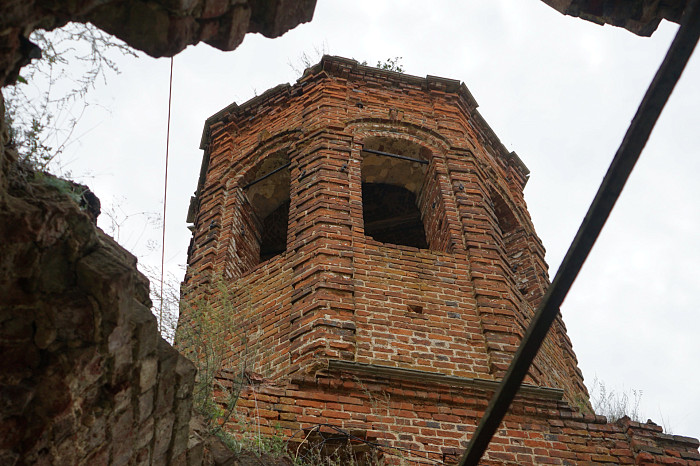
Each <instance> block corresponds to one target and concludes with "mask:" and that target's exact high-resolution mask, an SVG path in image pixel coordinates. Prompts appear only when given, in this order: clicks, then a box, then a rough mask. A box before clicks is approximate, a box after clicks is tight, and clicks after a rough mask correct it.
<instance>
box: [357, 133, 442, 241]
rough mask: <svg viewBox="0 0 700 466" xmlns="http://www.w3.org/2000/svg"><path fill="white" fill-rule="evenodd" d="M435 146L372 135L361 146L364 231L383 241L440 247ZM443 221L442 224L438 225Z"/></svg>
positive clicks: (440, 215)
mask: <svg viewBox="0 0 700 466" xmlns="http://www.w3.org/2000/svg"><path fill="white" fill-rule="evenodd" d="M430 158H431V154H430V150H429V149H427V148H426V147H423V146H421V145H420V144H416V143H414V142H411V141H408V140H405V139H394V138H389V137H369V138H366V139H365V141H364V146H363V151H362V210H363V218H364V226H365V235H366V236H369V237H371V238H373V239H374V240H376V241H379V242H382V243H390V244H397V245H404V246H413V247H416V248H422V249H428V248H430V249H441V248H442V244H441V243H440V241H436V238H438V237H439V236H440V233H439V232H435V231H432V230H429V228H430V227H431V226H432V228H433V229H435V228H440V227H442V222H441V217H442V215H443V214H444V213H443V212H442V211H441V205H442V202H441V200H440V199H432V198H431V199H427V197H431V196H434V195H435V192H439V189H438V190H436V189H434V188H435V186H433V185H437V181H436V180H437V177H432V176H427V174H428V173H429V171H430V167H429V161H430ZM438 225H439V227H438Z"/></svg>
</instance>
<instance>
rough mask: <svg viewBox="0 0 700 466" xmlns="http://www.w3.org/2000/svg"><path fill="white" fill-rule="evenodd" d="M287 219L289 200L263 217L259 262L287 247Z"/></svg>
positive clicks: (280, 252) (270, 257)
mask: <svg viewBox="0 0 700 466" xmlns="http://www.w3.org/2000/svg"><path fill="white" fill-rule="evenodd" d="M288 220H289V200H287V202H284V203H283V204H282V205H280V206H279V207H278V208H277V209H275V210H273V211H272V212H271V213H270V214H269V215H268V216H267V217H265V218H264V219H263V221H262V232H261V235H260V262H264V261H266V260H268V259H272V258H273V257H275V256H276V255H278V254H282V253H283V252H284V251H285V250H286V249H287V225H288Z"/></svg>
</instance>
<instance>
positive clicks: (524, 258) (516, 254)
mask: <svg viewBox="0 0 700 466" xmlns="http://www.w3.org/2000/svg"><path fill="white" fill-rule="evenodd" d="M490 197H491V201H492V203H493V204H492V205H493V210H494V213H495V215H496V221H497V222H498V230H499V233H500V235H501V241H502V244H503V252H504V254H505V259H506V262H507V266H508V268H509V269H510V271H511V272H512V273H513V276H514V278H515V281H516V286H517V288H518V290H519V291H520V293H522V294H523V295H527V294H528V292H529V289H530V287H531V286H532V285H533V284H535V281H533V280H531V278H533V277H530V274H531V273H532V270H533V269H532V267H531V266H530V265H531V264H529V261H528V257H529V255H528V253H527V251H528V246H527V243H526V238H525V231H524V229H523V228H522V227H521V226H520V222H519V221H518V219H517V218H516V217H515V215H514V214H513V211H512V210H511V209H510V207H509V206H508V204H507V203H506V201H505V200H504V199H503V198H502V197H501V196H500V195H499V194H497V193H495V192H491V194H490Z"/></svg>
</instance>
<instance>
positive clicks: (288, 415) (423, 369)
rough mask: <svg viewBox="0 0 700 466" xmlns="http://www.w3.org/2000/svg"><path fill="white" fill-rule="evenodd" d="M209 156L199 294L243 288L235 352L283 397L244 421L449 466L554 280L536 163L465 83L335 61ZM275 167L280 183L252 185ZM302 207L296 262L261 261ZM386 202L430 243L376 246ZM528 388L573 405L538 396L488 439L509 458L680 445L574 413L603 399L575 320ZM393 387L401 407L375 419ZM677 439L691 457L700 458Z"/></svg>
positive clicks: (220, 129) (242, 122)
mask: <svg viewBox="0 0 700 466" xmlns="http://www.w3.org/2000/svg"><path fill="white" fill-rule="evenodd" d="M202 148H203V149H204V150H205V155H204V163H203V166H202V173H201V175H200V184H199V186H198V191H197V196H196V198H195V199H193V205H192V206H191V216H190V218H191V220H192V221H193V222H194V233H193V240H192V243H191V246H190V252H189V258H188V264H189V267H188V271H187V275H186V279H185V280H186V288H185V290H186V295H185V299H186V300H188V301H189V302H192V303H194V302H196V301H197V300H198V299H199V298H201V297H216V295H217V293H220V292H221V291H220V290H219V289H218V288H217V287H218V285H216V286H214V284H215V283H218V284H220V283H222V282H223V284H224V287H225V288H226V289H227V290H228V291H227V292H228V293H231V294H233V296H234V299H232V300H230V303H229V304H228V305H227V306H226V307H224V306H223V305H220V308H219V310H218V312H219V313H226V316H227V318H229V317H230V316H232V318H231V320H232V323H231V324H230V325H231V328H230V329H228V330H223V331H224V332H229V333H230V334H231V335H233V337H232V339H231V342H232V345H231V354H232V355H233V356H236V355H239V356H240V355H243V354H244V353H246V357H248V356H250V361H252V362H249V361H246V366H245V368H246V369H247V370H249V371H250V372H255V373H258V374H259V375H261V376H262V377H266V378H267V379H268V380H271V381H273V382H274V384H276V386H277V388H276V389H275V390H276V392H275V393H277V394H276V395H275V394H271V392H269V390H272V388H271V386H266V388H265V389H264V390H263V388H262V387H259V388H260V390H262V391H260V390H258V389H255V390H253V389H251V390H250V391H249V392H247V394H246V395H244V397H243V399H242V401H241V402H240V409H241V410H242V412H244V413H247V414H248V415H249V416H254V417H255V418H256V419H263V420H264V422H263V424H264V425H265V426H266V428H268V429H272V428H273V426H274V425H275V423H279V424H280V425H282V426H284V427H285V428H287V429H290V432H291V431H293V430H294V429H299V428H304V427H309V426H311V425H313V424H316V423H319V422H321V420H322V419H324V420H326V421H324V422H329V423H332V424H335V425H338V426H342V427H344V428H357V429H360V430H361V431H363V432H365V433H366V434H364V435H367V436H368V437H370V438H376V439H381V440H382V441H383V442H388V443H387V444H390V445H394V446H399V445H402V442H404V443H406V445H413V446H415V447H417V448H421V449H423V450H427V451H431V452H433V453H434V455H435V457H436V458H438V457H439V458H442V457H443V456H444V458H445V459H448V457H451V455H452V456H454V455H455V454H457V452H459V451H460V450H461V449H462V448H463V447H464V445H465V444H464V442H465V441H466V439H467V438H468V434H469V433H470V432H471V431H472V430H473V429H474V427H475V425H476V422H477V419H478V418H479V416H480V415H481V414H482V413H483V409H484V407H485V405H486V403H487V400H488V396H487V393H486V392H484V391H483V390H485V389H486V388H484V387H492V385H489V384H492V383H493V382H494V381H497V380H499V379H500V378H501V377H502V376H503V374H504V372H505V370H506V368H507V366H508V364H509V362H510V360H511V358H512V356H513V354H514V352H515V350H516V349H517V346H518V344H519V342H520V340H521V339H522V336H523V334H524V332H525V329H526V327H527V324H528V322H529V320H530V318H531V317H532V314H533V309H534V307H535V306H536V305H537V303H538V302H539V300H540V299H541V298H542V296H543V294H544V292H545V290H546V288H547V286H548V284H549V282H548V276H547V265H546V263H545V260H544V248H543V246H542V244H541V242H540V240H539V238H538V237H537V235H536V233H535V230H534V227H533V225H532V222H531V220H530V217H529V214H528V212H527V207H526V205H525V201H524V198H523V193H522V191H523V188H524V186H525V183H526V181H527V176H528V171H527V168H526V167H525V166H524V165H523V163H522V162H521V161H520V159H519V158H518V156H517V155H516V154H514V153H509V152H508V151H507V150H506V149H505V148H504V147H503V145H502V144H501V143H500V141H499V140H498V138H497V137H496V136H495V135H494V134H493V131H492V130H491V129H490V128H489V126H488V125H487V124H486V122H485V121H484V120H483V118H482V117H481V116H480V115H479V113H478V112H477V111H476V102H475V101H474V99H473V98H472V96H471V95H470V94H469V91H468V90H467V88H466V87H465V86H464V85H463V84H461V83H459V82H457V81H453V80H449V79H444V78H436V77H428V78H425V79H423V78H417V77H413V76H408V75H404V74H399V73H393V72H387V71H382V70H378V69H376V68H371V67H365V66H360V65H358V64H357V63H356V62H355V61H352V60H346V59H342V58H337V57H324V58H323V59H322V61H321V62H320V63H319V64H318V65H316V66H314V67H312V68H311V69H309V70H307V72H306V73H305V75H304V76H303V77H302V78H301V79H300V80H299V81H298V82H297V83H296V84H295V85H294V86H289V85H281V86H278V87H276V88H274V89H271V90H269V91H267V92H266V93H264V94H263V95H261V96H259V97H256V98H255V99H253V100H252V101H249V102H247V103H246V104H243V105H242V106H240V107H239V106H237V105H235V104H233V105H231V106H229V107H227V108H226V109H224V110H223V111H221V112H219V113H218V114H216V115H214V116H213V117H211V118H210V119H209V120H207V123H206V125H205V131H204V135H203V139H202ZM363 148H364V149H365V150H363ZM366 150H373V151H380V152H389V153H393V154H398V155H401V156H403V157H408V158H409V159H412V160H413V161H411V160H406V159H397V158H390V157H386V156H383V155H381V154H377V153H371V152H367V151H366ZM286 163H288V164H289V165H288V166H287V165H286ZM274 167H278V168H279V169H280V171H279V172H275V173H280V174H272V175H270V176H269V177H266V178H264V180H263V181H259V182H258V183H259V184H257V185H255V186H256V187H255V188H251V187H250V183H251V182H254V181H256V180H258V179H259V178H261V177H262V176H264V175H267V174H269V173H271V168H274ZM275 177H279V178H275ZM275 180H277V181H275ZM363 183H364V184H365V185H369V184H371V183H374V184H373V185H372V186H378V188H377V189H379V190H378V191H371V192H373V193H375V194H374V195H375V196H377V197H382V196H383V195H385V196H392V195H397V194H391V193H394V192H395V191H392V189H394V188H392V189H388V188H384V187H383V186H400V187H401V188H402V189H403V191H401V193H408V194H401V195H402V196H403V195H407V196H409V197H406V199H412V198H415V207H411V208H414V209H417V210H415V212H418V213H417V214H416V213H411V212H414V211H412V210H410V209H408V210H406V209H404V207H406V206H402V205H399V206H392V205H384V204H381V202H382V199H374V198H372V199H370V198H368V199H363ZM287 184H288V194H287V191H286V190H287ZM387 189H388V190H387ZM382 190H384V191H382ZM368 192H370V191H368ZM376 193H379V194H376ZM411 196H412V197H411ZM397 199H399V198H397ZM401 199H403V198H401ZM287 200H288V202H289V217H288V220H287V224H286V226H287V230H286V232H287V233H286V235H287V236H286V250H285V251H284V252H281V253H280V254H279V255H277V256H275V257H273V258H271V259H269V260H262V261H260V251H261V250H262V249H263V248H264V246H263V240H262V238H263V235H264V234H265V233H266V232H265V231H264V230H265V228H269V225H270V224H269V223H265V222H267V221H268V220H267V219H266V218H261V217H264V216H265V215H267V211H268V210H271V209H273V208H276V206H277V205H281V203H282V202H286V201H287ZM411 202H414V201H411ZM371 203H375V204H372V205H380V206H381V208H382V209H388V210H392V209H395V211H396V212H397V214H396V215H397V217H396V218H399V220H396V219H392V220H391V222H408V223H406V225H407V226H406V230H405V231H409V229H410V228H413V226H415V223H410V222H411V221H412V220H410V218H414V219H415V218H417V217H415V216H416V215H418V217H419V220H413V221H414V222H415V221H417V222H419V224H420V223H422V228H423V229H424V231H425V239H424V240H421V241H425V244H427V246H428V247H427V248H426V247H417V246H415V244H419V243H411V242H407V243H406V245H397V244H392V241H385V242H382V241H379V240H377V239H375V237H374V236H373V235H377V234H379V233H377V232H378V231H380V230H376V231H375V230H373V229H374V228H375V226H374V225H370V224H369V223H367V222H368V221H367V220H366V219H365V218H364V215H365V214H363V212H364V209H365V208H366V205H367V204H371ZM265 206H267V207H269V209H268V208H267V207H265ZM409 207H410V206H409ZM265 209H267V210H265ZM411 215H413V217H411ZM402 216H404V217H402ZM406 219H409V220H406ZM381 222H382V220H381V219H380V220H379V222H378V223H377V224H381ZM398 224H399V225H404V224H403V223H398ZM263 225H268V226H267V227H263ZM385 225H386V222H385ZM394 225H396V224H394ZM402 228H403V227H402ZM367 230H371V232H368V231H367ZM398 231H399V235H398V236H396V231H394V233H392V234H394V235H395V236H394V237H392V238H396V239H395V241H396V242H401V235H400V232H401V231H402V230H400V229H399V230H398ZM410 231H414V230H410ZM406 234H408V233H406ZM416 241H418V240H416ZM283 242H284V241H283ZM411 244H413V245H411ZM421 244H422V243H421ZM212 302H214V303H216V302H217V301H216V299H213V300H212ZM222 317H223V314H222ZM185 318H186V316H185ZM222 321H223V319H222ZM251 349H253V350H252V351H251ZM241 363H242V361H241V358H239V361H238V362H236V363H234V366H235V365H236V364H237V365H238V367H240V364H241ZM343 364H345V365H343ZM348 364H349V365H348ZM368 371H369V372H368ZM377 371H379V372H377ZM391 371H394V372H391ZM396 371H398V372H396ZM401 371H408V372H401ZM416 371H418V372H416ZM391 374H393V375H391ZM396 374H404V375H406V376H411V377H413V376H412V375H411V374H413V375H415V374H419V375H418V376H416V377H418V379H420V377H421V376H420V374H422V377H423V378H424V379H425V380H426V381H425V382H423V383H422V384H421V383H419V382H410V383H409V382H407V381H406V380H403V379H402V377H401V376H398V378H397V375H396ZM389 375H391V377H393V378H392V379H391V380H388V379H386V378H387V377H389ZM353 377H357V379H355V378H353ZM373 377H374V378H376V380H375V379H373ZM435 377H437V378H438V379H439V380H438V379H435ZM441 377H442V378H441ZM445 377H447V378H450V377H452V379H449V380H447V379H445ZM413 380H415V377H413ZM428 380H432V382H427V381H428ZM436 380H438V381H436ZM526 382H527V383H528V384H530V385H535V386H540V387H548V388H554V389H558V390H560V391H559V392H557V393H559V394H560V395H561V396H563V400H564V401H560V402H554V401H552V400H551V399H549V398H547V395H546V394H547V393H551V391H547V390H544V391H537V390H534V391H531V392H529V394H528V395H527V396H528V397H529V398H527V399H523V400H521V401H520V402H519V404H517V405H516V407H514V411H513V414H512V416H511V418H510V420H509V421H507V424H506V429H505V431H503V430H502V431H501V432H500V434H499V437H498V438H497V439H496V440H495V441H494V443H493V444H492V445H493V446H492V449H491V453H490V454H491V455H492V456H490V461H492V462H494V463H498V464H502V463H508V462H511V463H514V464H516V463H518V464H522V463H545V462H551V463H552V464H567V463H566V462H567V461H569V463H572V462H573V463H576V462H579V463H580V462H618V463H625V462H626V461H627V462H629V461H637V460H638V459H639V458H638V457H639V455H637V450H635V448H637V449H638V444H639V442H640V438H646V437H645V435H646V433H649V432H651V434H649V435H650V437H649V438H651V442H652V444H654V445H658V444H660V443H663V442H664V441H667V440H668V439H666V440H664V439H663V438H662V437H661V434H658V433H654V432H656V431H655V430H654V429H652V428H651V427H649V426H633V427H629V426H628V427H624V428H623V427H621V426H612V425H608V424H605V423H604V422H603V421H602V420H601V419H595V418H591V419H588V418H586V417H584V416H583V415H582V414H579V413H577V412H576V410H574V409H572V408H570V406H582V407H583V408H584V409H588V408H589V405H588V403H589V402H588V394H587V391H586V388H585V386H584V385H583V377H582V374H581V372H580V370H579V369H578V367H577V362H576V357H575V354H574V352H573V349H572V347H571V342H570V340H569V339H568V337H567V336H566V331H565V327H564V324H563V322H562V321H561V317H559V318H558V319H557V321H556V322H555V325H554V326H553V328H552V331H551V332H550V334H549V336H548V337H547V339H546V341H545V342H544V345H543V347H542V350H541V351H540V354H539V355H538V356H537V358H536V360H535V362H534V364H533V366H532V368H531V371H530V373H529V375H528V378H527V380H526ZM407 383H409V385H408V386H407V385H406V384H407ZM436 384H437V385H436ZM440 384H442V385H440ZM455 384H457V385H460V384H462V385H463V389H460V390H461V391H458V390H457V389H455V388H454V386H455ZM465 384H466V385H465ZM450 387H452V388H450ZM464 387H466V388H464ZM490 389H492V388H490ZM265 390H267V391H265ZM278 392H279V393H278ZM368 393H373V394H374V395H371V396H370V395H368ZM380 393H388V394H390V397H391V400H392V401H391V403H390V404H389V405H388V406H386V407H385V409H384V411H382V412H381V413H378V412H375V411H376V410H375V411H373V410H374V408H373V407H372V403H373V401H372V400H373V397H374V396H376V395H377V394H380ZM458 393H459V394H458ZM261 395H269V396H270V397H272V398H270V399H266V400H263V399H262V398H261ZM251 397H252V398H251ZM275 397H277V399H274V398H275ZM538 397H539V398H538ZM273 399H274V400H273ZM263 401H264V402H263ZM261 402H263V403H262V404H263V405H264V406H263V405H261V404H260V403H261ZM250 403H257V404H256V405H255V406H256V408H255V410H256V411H255V413H253V412H252V411H250V410H249V409H248V408H251V407H252V405H251V404H250ZM261 410H262V411H261ZM426 423H431V424H430V425H428V424H426ZM436 423H437V425H438V426H434V424H436ZM559 423H561V424H559ZM634 429H641V430H639V431H636V430H634ZM642 432H644V434H642ZM523 435H524V437H522V436H523ZM545 435H546V436H549V437H546V438H544V437H543V436H545ZM616 436H620V437H619V439H620V440H619V442H617V441H616V440H615V439H617V438H618V437H616ZM523 438H524V439H527V440H522V439H523ZM542 438H544V440H541V439H542ZM668 441H671V444H672V446H671V447H670V448H671V450H673V451H676V450H678V451H681V450H682V451H686V450H687V451H689V452H691V453H688V454H689V455H692V450H693V448H696V447H697V445H695V447H693V445H694V444H693V443H692V442H690V443H687V442H686V443H683V442H684V441H680V443H679V444H673V441H674V440H673V439H671V440H668ZM635 442H636V443H635ZM686 444H687V445H686ZM580 445H583V446H585V448H584V449H582V450H580V451H579V450H578V448H579V446H580ZM683 445H686V446H687V448H686V446H683ZM688 445H689V446H688ZM412 448H413V447H412ZM655 448H656V447H655ZM658 448H661V447H658ZM684 448H685V449H686V450H684ZM674 449H675V450H674ZM645 451H646V450H645ZM647 453H648V454H651V455H657V456H656V457H655V458H658V457H659V456H658V455H661V456H664V455H667V454H666V453H664V451H663V449H662V450H661V453H659V452H653V451H648V452H647ZM645 454H646V453H645ZM441 455H442V456H441ZM499 455H500V456H499ZM668 455H670V453H669V454H668ZM668 455H667V456H668ZM544 458H547V460H546V461H545V459H544ZM640 458H641V457H640ZM628 460H629V461H628ZM686 460H687V461H691V460H692V458H689V459H685V460H684V461H686ZM640 461H641V460H640Z"/></svg>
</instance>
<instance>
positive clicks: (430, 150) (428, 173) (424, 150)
mask: <svg viewBox="0 0 700 466" xmlns="http://www.w3.org/2000/svg"><path fill="white" fill-rule="evenodd" d="M348 126H349V127H350V129H352V130H354V141H353V142H354V145H355V146H356V147H357V154H358V156H359V157H358V159H359V162H360V173H361V176H360V177H361V181H362V184H363V185H364V188H365V189H363V191H365V192H367V191H377V190H379V191H380V192H381V187H377V186H375V188H377V189H372V188H370V189H369V190H368V189H366V188H367V185H366V183H367V182H373V183H382V184H386V185H389V186H399V187H401V188H404V189H405V190H406V191H408V192H409V193H410V194H411V195H413V196H415V200H414V203H415V205H416V211H417V212H418V215H419V217H420V222H421V223H422V226H423V230H424V235H425V243H424V244H423V246H420V245H419V244H420V242H408V243H399V244H406V245H409V246H415V247H419V248H420V247H423V248H426V249H431V250H434V251H442V252H448V253H450V252H453V251H454V249H455V246H456V245H460V243H461V242H460V241H459V237H460V236H459V232H458V226H457V225H451V224H450V222H449V220H448V219H449V215H448V213H447V212H448V209H449V208H450V207H451V208H452V209H456V206H455V204H454V200H452V199H451V200H446V199H445V193H448V192H449V189H447V188H446V187H445V186H444V184H445V183H448V181H447V176H446V175H447V168H446V166H445V164H444V160H443V158H442V157H440V156H439V155H442V154H444V153H445V151H446V150H447V149H448V147H449V145H448V144H447V141H446V140H445V139H444V138H443V137H442V136H440V135H438V134H437V133H434V132H433V131H431V130H429V129H425V128H421V127H419V126H416V125H413V124H408V123H404V122H396V121H389V120H386V121H385V120H377V119H372V120H356V121H354V122H352V123H351V124H349V125H348ZM363 148H369V149H372V150H378V151H381V152H389V153H397V152H398V154H397V155H402V156H405V157H409V158H411V159H416V160H421V161H424V162H425V163H419V162H412V161H410V160H402V159H396V158H389V157H383V156H378V155H376V154H372V153H368V152H364V151H363ZM392 151H393V152H392ZM381 159H384V160H381ZM368 161H369V164H367V162H368ZM368 168H371V172H369V171H368V170H367V169H368ZM388 189H392V188H388ZM394 195H396V196H399V197H401V195H400V194H398V193H395V194H394ZM404 197H405V198H406V199H409V198H410V195H404ZM411 200H412V201H413V199H411ZM446 201H447V202H446ZM450 201H452V202H450ZM406 202H410V201H406ZM412 215H413V216H415V215H416V214H415V212H414V213H413V214H412ZM415 230H417V228H415V229H414V230H412V231H415ZM365 233H367V232H365ZM369 236H372V235H369ZM412 236H413V235H412ZM393 244H396V243H393Z"/></svg>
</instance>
